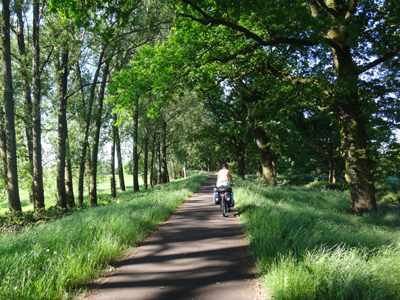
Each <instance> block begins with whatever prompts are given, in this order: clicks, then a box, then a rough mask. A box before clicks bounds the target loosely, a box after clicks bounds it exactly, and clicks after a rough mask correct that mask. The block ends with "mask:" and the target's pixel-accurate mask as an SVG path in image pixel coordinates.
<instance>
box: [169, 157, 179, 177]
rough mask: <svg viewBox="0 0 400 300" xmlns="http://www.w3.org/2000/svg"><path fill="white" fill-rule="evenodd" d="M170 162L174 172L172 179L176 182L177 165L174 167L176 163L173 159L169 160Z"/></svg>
mask: <svg viewBox="0 0 400 300" xmlns="http://www.w3.org/2000/svg"><path fill="white" fill-rule="evenodd" d="M169 161H170V162H171V172H172V179H174V180H176V178H177V177H176V170H175V165H174V161H173V159H172V158H170V159H169Z"/></svg>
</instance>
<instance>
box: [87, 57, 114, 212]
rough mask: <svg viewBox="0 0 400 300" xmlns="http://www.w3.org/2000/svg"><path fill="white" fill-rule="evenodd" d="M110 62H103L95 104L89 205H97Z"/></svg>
mask: <svg viewBox="0 0 400 300" xmlns="http://www.w3.org/2000/svg"><path fill="white" fill-rule="evenodd" d="M109 67H110V62H109V61H108V60H106V61H105V64H104V69H103V76H102V82H101V86H100V94H99V100H98V104H97V111H96V116H95V120H96V125H95V132H94V139H93V149H92V165H91V168H90V193H89V202H90V205H97V162H98V157H97V155H98V153H99V143H100V130H101V124H102V114H103V103H104V93H105V90H106V81H107V77H108V72H109Z"/></svg>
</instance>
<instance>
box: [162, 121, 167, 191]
mask: <svg viewBox="0 0 400 300" xmlns="http://www.w3.org/2000/svg"><path fill="white" fill-rule="evenodd" d="M162 126H163V133H162V141H163V143H162V152H161V154H162V181H163V183H167V182H169V176H168V165H167V122H165V121H164V120H163V124H162Z"/></svg>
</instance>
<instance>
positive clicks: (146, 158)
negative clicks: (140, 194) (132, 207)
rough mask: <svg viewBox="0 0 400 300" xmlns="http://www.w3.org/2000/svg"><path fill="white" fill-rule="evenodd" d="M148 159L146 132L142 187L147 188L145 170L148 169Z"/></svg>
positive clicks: (147, 137)
mask: <svg viewBox="0 0 400 300" xmlns="http://www.w3.org/2000/svg"><path fill="white" fill-rule="evenodd" d="M148 159H149V136H148V133H147V132H146V137H145V138H144V166H143V188H144V189H145V190H147V189H148V186H147V177H148V176H147V170H148Z"/></svg>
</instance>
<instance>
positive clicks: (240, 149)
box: [232, 137, 245, 179]
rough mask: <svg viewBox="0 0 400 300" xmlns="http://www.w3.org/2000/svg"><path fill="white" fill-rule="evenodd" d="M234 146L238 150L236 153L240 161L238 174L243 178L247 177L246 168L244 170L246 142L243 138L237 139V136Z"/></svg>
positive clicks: (234, 139)
mask: <svg viewBox="0 0 400 300" xmlns="http://www.w3.org/2000/svg"><path fill="white" fill-rule="evenodd" d="M232 141H233V147H234V148H235V150H236V155H237V162H238V176H239V177H241V178H243V179H244V177H245V170H244V166H245V163H244V156H245V147H244V143H243V141H241V140H238V139H236V138H235V137H234V138H233V140H232Z"/></svg>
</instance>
